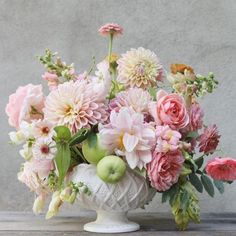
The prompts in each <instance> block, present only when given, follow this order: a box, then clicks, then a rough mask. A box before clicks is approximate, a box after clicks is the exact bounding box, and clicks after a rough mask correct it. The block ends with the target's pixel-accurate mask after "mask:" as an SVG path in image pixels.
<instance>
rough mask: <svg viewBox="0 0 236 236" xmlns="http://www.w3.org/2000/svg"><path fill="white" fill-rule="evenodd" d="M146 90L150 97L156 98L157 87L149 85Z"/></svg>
mask: <svg viewBox="0 0 236 236" xmlns="http://www.w3.org/2000/svg"><path fill="white" fill-rule="evenodd" d="M148 92H149V94H150V95H151V97H152V98H153V99H155V100H156V94H157V89H155V88H153V87H149V88H148Z"/></svg>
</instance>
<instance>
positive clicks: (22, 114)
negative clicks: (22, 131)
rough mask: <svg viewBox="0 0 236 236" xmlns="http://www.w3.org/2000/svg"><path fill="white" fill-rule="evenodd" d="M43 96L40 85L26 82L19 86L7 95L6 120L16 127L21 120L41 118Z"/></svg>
mask: <svg viewBox="0 0 236 236" xmlns="http://www.w3.org/2000/svg"><path fill="white" fill-rule="evenodd" d="M43 107H44V96H43V92H42V86H41V85H33V84H28V85H26V86H24V87H19V88H18V89H17V90H16V92H15V93H13V94H12V95H10V96H9V102H8V104H7V106H6V113H7V115H8V117H9V119H8V122H9V124H10V125H11V126H13V127H15V128H16V129H18V128H19V125H20V123H21V121H23V120H24V121H28V122H30V121H32V120H34V119H35V120H37V119H40V118H42V109H43Z"/></svg>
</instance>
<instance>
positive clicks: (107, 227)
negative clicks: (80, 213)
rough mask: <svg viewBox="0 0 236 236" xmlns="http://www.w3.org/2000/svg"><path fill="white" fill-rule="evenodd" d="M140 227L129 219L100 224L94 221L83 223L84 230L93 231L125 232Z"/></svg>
mask: <svg viewBox="0 0 236 236" xmlns="http://www.w3.org/2000/svg"><path fill="white" fill-rule="evenodd" d="M139 229H140V226H139V224H137V223H135V222H131V221H127V222H114V223H111V222H110V224H102V223H98V222H96V221H94V222H90V223H87V224H85V225H84V230H85V231H88V232H94V233H125V232H133V231H137V230H139Z"/></svg>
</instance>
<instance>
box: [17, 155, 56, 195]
mask: <svg viewBox="0 0 236 236" xmlns="http://www.w3.org/2000/svg"><path fill="white" fill-rule="evenodd" d="M53 169H54V164H53V161H52V160H47V159H40V160H39V159H34V160H32V161H30V162H25V163H24V170H23V171H22V172H20V173H19V174H18V179H19V181H21V182H22V183H24V184H25V185H26V186H27V187H29V188H30V189H31V191H34V192H35V193H36V194H37V195H44V194H46V193H47V191H48V189H47V178H48V175H49V173H50V171H51V170H53Z"/></svg>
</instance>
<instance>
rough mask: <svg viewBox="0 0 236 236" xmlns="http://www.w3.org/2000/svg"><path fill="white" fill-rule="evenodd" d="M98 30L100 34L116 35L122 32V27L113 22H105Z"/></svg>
mask: <svg viewBox="0 0 236 236" xmlns="http://www.w3.org/2000/svg"><path fill="white" fill-rule="evenodd" d="M98 32H99V33H100V34H101V35H102V36H107V35H109V34H113V35H114V36H118V35H121V34H123V29H122V28H121V27H120V26H119V25H118V24H115V23H107V24H105V25H103V26H102V27H101V28H100V29H99V30H98Z"/></svg>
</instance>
